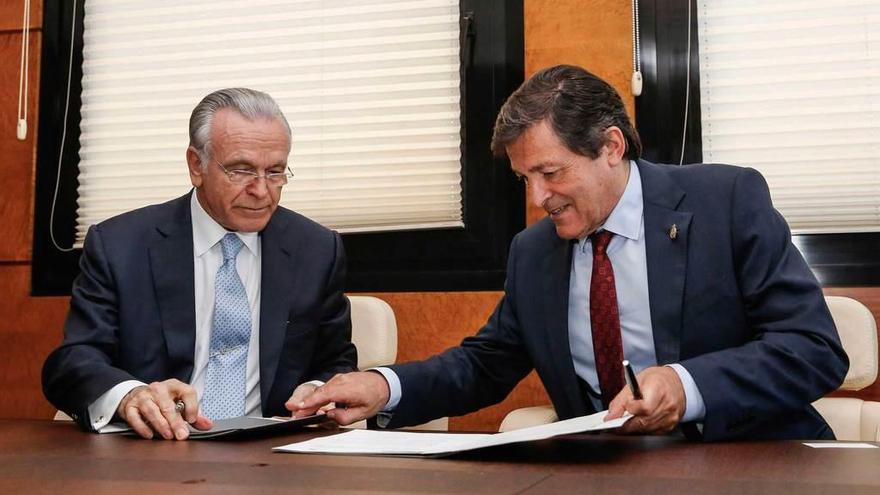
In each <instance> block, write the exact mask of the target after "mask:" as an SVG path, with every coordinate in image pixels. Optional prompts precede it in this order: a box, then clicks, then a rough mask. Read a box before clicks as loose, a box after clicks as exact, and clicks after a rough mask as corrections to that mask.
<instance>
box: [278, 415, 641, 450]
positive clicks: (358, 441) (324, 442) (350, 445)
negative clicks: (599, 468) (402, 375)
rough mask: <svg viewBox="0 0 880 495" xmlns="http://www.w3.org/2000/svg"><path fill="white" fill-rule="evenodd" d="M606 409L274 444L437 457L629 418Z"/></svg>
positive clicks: (594, 428)
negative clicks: (540, 421) (558, 417)
mask: <svg viewBox="0 0 880 495" xmlns="http://www.w3.org/2000/svg"><path fill="white" fill-rule="evenodd" d="M607 414H608V411H602V412H598V413H596V414H592V415H590V416H581V417H578V418H572V419H566V420H563V421H557V422H555V423H550V424H546V425H539V426H533V427H531V428H523V429H520V430H514V431H508V432H504V433H487V434H475V433H421V432H407V431H383V430H352V431H349V432H346V433H340V434H337V435H331V436H327V437H321V438H315V439H312V440H307V441H305V442H297V443H291V444H288V445H282V446H281V447H275V448H274V449H272V450H273V451H275V452H292V453H310V454H360V455H417V456H438V455H447V454H453V453H456V452H464V451H467V450H474V449H481V448H484V447H493V446H496V445H505V444H510V443H517V442H529V441H532V440H543V439H545V438H550V437H555V436H559V435H568V434H571V433H583V432H587V431H598V430H608V429H611V428H618V427H620V426H622V425H623V424H624V423H626V421H627V420H628V419H629V418H630V417H631V415H629V414H627V415H625V416H624V417H622V418H618V419H614V420H611V421H604V422H603V421H602V418H604V417H605V415H607Z"/></svg>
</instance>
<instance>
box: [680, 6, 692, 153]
mask: <svg viewBox="0 0 880 495" xmlns="http://www.w3.org/2000/svg"><path fill="white" fill-rule="evenodd" d="M686 53H687V55H686V57H687V58H686V60H685V64H684V66H685V68H686V70H685V77H684V124H682V129H681V156H680V157H679V158H678V164H679V165H682V164H683V163H684V144H685V139H686V138H687V128H688V102H689V101H690V99H691V97H690V93H691V0H688V28H687V51H686Z"/></svg>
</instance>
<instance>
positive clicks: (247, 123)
mask: <svg viewBox="0 0 880 495" xmlns="http://www.w3.org/2000/svg"><path fill="white" fill-rule="evenodd" d="M211 145H212V147H213V148H214V149H215V151H221V150H222V151H225V152H227V153H228V152H237V151H238V152H248V151H267V152H271V153H280V152H287V151H289V149H290V142H289V139H288V136H287V128H286V127H285V126H284V123H283V122H281V120H279V119H274V118H257V119H253V120H251V119H248V118H247V117H245V116H244V115H241V114H240V113H238V112H237V111H235V110H233V109H228V108H224V109H221V110H219V111H218V112H217V113H216V114H215V115H214V119H213V121H212V123H211Z"/></svg>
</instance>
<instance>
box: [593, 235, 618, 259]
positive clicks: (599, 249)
mask: <svg viewBox="0 0 880 495" xmlns="http://www.w3.org/2000/svg"><path fill="white" fill-rule="evenodd" d="M613 236H614V233H613V232H609V231H607V230H603V231H602V232H594V233H593V234H592V235H591V236H590V242H592V243H593V255H595V254H597V253H598V254H604V253H605V249H606V248H608V243H609V242H611V237H613Z"/></svg>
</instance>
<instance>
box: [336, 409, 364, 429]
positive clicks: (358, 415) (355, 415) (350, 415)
mask: <svg viewBox="0 0 880 495" xmlns="http://www.w3.org/2000/svg"><path fill="white" fill-rule="evenodd" d="M327 417H328V418H330V419H332V420H333V421H336V422H337V423H339V424H340V425H342V426H348V425H350V424H352V423H356V422H358V421H360V420H362V419H366V418H367V416H366V415H365V414H364V408H362V407H354V408H347V409H346V408H341V407H337V408H335V409H331V410H329V411H327Z"/></svg>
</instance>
